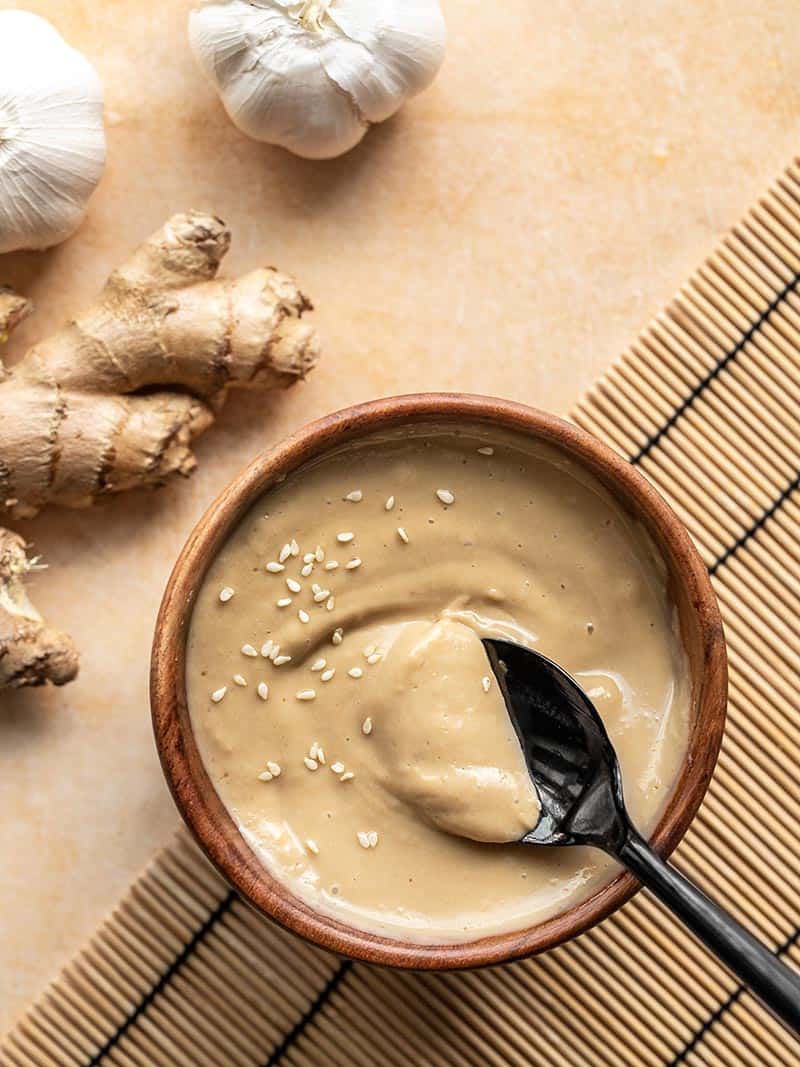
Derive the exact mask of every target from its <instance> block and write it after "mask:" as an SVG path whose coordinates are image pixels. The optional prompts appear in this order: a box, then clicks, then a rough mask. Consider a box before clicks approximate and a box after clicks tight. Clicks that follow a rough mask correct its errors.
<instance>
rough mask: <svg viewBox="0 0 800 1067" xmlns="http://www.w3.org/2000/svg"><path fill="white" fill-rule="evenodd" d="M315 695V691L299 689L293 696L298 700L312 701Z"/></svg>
mask: <svg viewBox="0 0 800 1067" xmlns="http://www.w3.org/2000/svg"><path fill="white" fill-rule="evenodd" d="M316 695H317V691H316V689H301V690H300V691H299V692H297V693H296V694H295V696H296V697H297V699H298V700H313V699H314V698H315V697H316Z"/></svg>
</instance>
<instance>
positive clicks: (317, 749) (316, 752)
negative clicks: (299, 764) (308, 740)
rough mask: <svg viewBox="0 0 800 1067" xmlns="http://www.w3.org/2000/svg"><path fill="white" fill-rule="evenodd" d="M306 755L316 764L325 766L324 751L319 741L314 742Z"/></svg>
mask: <svg viewBox="0 0 800 1067" xmlns="http://www.w3.org/2000/svg"><path fill="white" fill-rule="evenodd" d="M308 754H309V756H310V757H311V758H312V759H315V760H316V761H317V763H320V764H322V765H323V766H324V765H325V750H324V749H323V747H322V745H321V744H320V743H319V741H315V742H314V743H313V744H312V746H311V748H310V749H309V750H308Z"/></svg>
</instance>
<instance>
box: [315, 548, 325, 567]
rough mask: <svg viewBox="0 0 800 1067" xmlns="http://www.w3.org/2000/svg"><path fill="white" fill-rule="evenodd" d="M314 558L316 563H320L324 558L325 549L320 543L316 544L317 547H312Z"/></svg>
mask: <svg viewBox="0 0 800 1067" xmlns="http://www.w3.org/2000/svg"><path fill="white" fill-rule="evenodd" d="M314 559H315V560H316V561H317V563H322V561H323V560H324V559H325V549H324V548H323V547H322V545H317V547H316V548H315V549H314Z"/></svg>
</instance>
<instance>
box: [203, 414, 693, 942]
mask: <svg viewBox="0 0 800 1067" xmlns="http://www.w3.org/2000/svg"><path fill="white" fill-rule="evenodd" d="M487 437H488V438H489V440H490V441H491V444H488V443H487ZM265 510H266V511H267V512H268V513H269V514H268V516H267V515H265V514H264V512H265ZM389 513H391V514H389ZM398 523H399V524H400V525H398ZM343 550H344V551H343ZM340 553H341V555H339V554H340ZM336 555H339V559H338V560H337V559H335V558H329V557H330V556H336ZM234 590H235V596H234V595H233V591H234ZM287 590H288V593H289V595H288V596H287V595H286V592H287ZM229 592H230V595H228V593H229ZM223 593H225V594H226V595H225V596H223V595H222V594H223ZM289 607H291V608H292V610H291V611H287V610H286V609H287V608H289ZM673 616H674V611H673V609H672V607H671V605H670V604H669V602H668V598H667V594H666V590H665V580H664V574H663V565H662V564H661V563H660V562H659V561H658V560H657V559H656V556H655V553H654V551H653V549H652V547H651V545H650V543H649V541H648V540H647V538H646V537H645V535H644V533H643V532H642V531H641V530H640V529H639V528H638V527H637V526H636V524H634V523H633V522H632V521H631V520H630V519H628V518H627V517H626V516H625V515H624V514H623V512H622V510H621V509H620V508H619V507H618V506H617V505H616V503H614V501H613V500H612V498H611V497H610V495H609V494H608V493H607V492H606V491H605V490H604V489H603V488H602V487H600V486H599V484H598V483H596V482H595V481H594V480H593V478H592V477H590V476H589V475H588V474H587V473H586V472H585V471H583V470H582V469H581V468H579V467H578V466H576V465H575V464H574V463H573V462H572V461H571V460H569V459H567V458H565V457H564V456H563V455H562V454H561V453H559V452H557V451H555V450H553V449H548V448H545V447H544V446H540V445H532V444H530V443H529V442H527V441H526V440H525V439H524V438H521V437H519V436H517V435H514V434H511V433H507V432H494V431H493V432H492V433H491V434H489V433H487V432H486V431H481V430H472V429H470V428H468V427H465V428H464V429H462V430H460V431H459V432H455V431H453V430H441V429H437V428H435V427H427V428H419V429H417V430H415V431H414V432H413V433H409V432H408V431H406V432H404V434H403V435H402V436H401V435H399V434H396V435H384V436H383V437H381V438H379V439H378V438H376V439H371V440H368V441H366V442H363V443H362V444H359V445H352V446H349V447H346V448H343V449H341V450H340V451H338V452H336V453H333V454H331V455H329V456H328V457H326V458H325V459H323V460H318V461H315V462H314V463H312V464H309V465H308V466H307V467H306V468H304V469H302V470H300V471H298V472H296V473H295V474H293V475H291V476H290V477H288V478H287V479H286V480H285V481H284V482H282V483H281V484H280V485H278V486H276V487H275V488H273V489H272V490H270V491H269V492H268V493H267V494H266V495H265V497H263V498H262V499H260V500H259V501H258V502H257V503H256V505H255V506H254V507H253V508H252V510H251V512H250V513H249V515H248V516H247V517H246V518H245V519H244V520H243V521H242V523H241V524H240V526H239V527H238V529H237V530H236V531H235V532H234V534H233V535H232V537H231V538H230V540H229V541H228V543H227V544H226V545H225V546H224V547H223V549H222V550H221V551H220V553H219V555H218V557H217V558H216V559H215V560H214V561H213V563H212V565H211V567H210V569H209V572H208V574H207V576H206V579H205V582H204V584H203V587H202V589H201V591H200V594H199V597H198V601H197V604H196V607H195V610H194V615H193V619H192V626H191V632H190V637H189V645H188V662H187V685H188V694H189V706H190V712H191V716H192V721H193V725H194V729H195V733H196V736H197V741H198V745H199V747H200V752H201V755H202V758H203V760H204V762H205V764H206V767H207V768H208V771H209V774H210V776H211V778H212V781H213V782H214V783H215V787H216V789H217V791H218V793H219V795H220V797H221V799H222V801H223V802H224V804H225V805H226V806H227V808H228V809H229V811H230V812H231V814H232V816H233V818H234V820H235V821H236V822H237V823H238V825H239V826H240V828H241V830H242V832H243V834H244V835H245V837H246V838H247V840H248V841H249V842H250V844H251V845H252V847H253V848H254V850H255V851H256V853H257V854H258V855H259V856H260V857H261V858H262V860H263V862H264V863H265V864H266V865H267V866H268V867H269V869H270V870H271V871H272V872H273V873H274V874H275V875H276V876H277V877H278V878H280V879H281V880H282V881H284V882H286V883H287V884H288V885H289V886H290V887H291V888H292V890H293V891H294V892H295V893H296V894H297V895H298V896H300V897H302V898H303V899H304V900H306V901H307V902H308V903H310V904H311V905H312V906H314V907H316V908H318V909H319V910H321V911H324V912H326V913H329V914H332V915H334V916H336V917H338V918H339V919H341V920H343V921H346V922H349V923H351V924H352V925H355V926H358V927H360V928H363V929H367V930H372V931H376V932H379V933H383V934H387V935H389V936H392V935H394V936H397V937H403V938H407V939H412V940H418V941H426V942H437V941H439V942H442V941H454V940H464V939H472V938H479V937H483V936H486V935H488V934H491V933H495V932H499V931H503V930H513V929H519V928H521V927H524V926H528V925H531V924H532V923H534V922H537V921H541V920H542V919H544V918H546V917H548V916H551V915H553V914H555V913H557V912H559V911H561V910H563V909H564V908H566V907H568V906H570V905H572V904H574V903H577V902H578V901H579V900H581V899H583V898H585V897H586V896H588V895H589V894H590V893H591V892H592V891H594V890H595V889H596V888H597V887H598V886H599V885H600V884H602V883H603V882H604V881H606V880H608V878H609V877H610V876H611V874H612V871H613V868H612V867H611V865H610V863H609V861H607V860H606V859H604V858H603V857H602V856H601V855H600V854H599V853H597V852H595V851H590V850H583V849H563V850H560V849H537V850H534V849H531V848H529V847H527V848H526V847H524V846H521V845H518V844H514V842H516V841H517V840H518V839H519V837H520V836H521V835H522V834H523V833H524V832H525V830H526V829H528V828H529V827H531V826H533V825H534V824H535V822H536V819H537V817H538V799H537V796H536V792H535V789H534V787H533V784H532V783H531V782H530V779H529V778H528V776H527V773H526V771H525V768H524V764H523V760H522V754H521V752H520V749H519V745H518V742H517V740H516V737H515V735H514V731H513V728H512V726H511V723H510V721H509V719H508V715H507V713H506V710H505V707H504V705H503V701H502V696H501V694H500V691H499V688H498V686H497V685H496V684H495V683H494V677H493V676H492V674H491V671H490V670H489V665H488V661H487V659H486V655H485V653H484V650H483V646H482V645H481V643H480V637H482V636H497V637H505V638H508V639H511V640H515V641H519V642H521V643H523V644H527V645H529V646H530V647H535V648H538V649H540V650H541V651H543V652H544V653H545V654H547V655H549V656H551V657H552V658H554V659H555V660H557V661H558V662H559V663H561V664H562V665H563V666H564V667H565V668H566V669H567V670H568V671H570V672H571V673H572V674H573V675H575V676H577V678H578V679H579V681H581V682H582V684H583V685H584V687H585V688H586V689H587V691H588V692H589V693H590V695H591V696H592V699H593V700H594V701H595V703H596V705H597V707H598V709H599V710H600V712H601V714H602V716H603V718H604V720H605V722H606V725H607V727H608V729H609V732H610V734H611V737H612V740H613V742H614V744H615V746H616V748H617V751H618V753H619V756H620V762H621V766H622V774H623V779H624V784H625V793H626V799H627V803H628V807H629V809H630V811H631V813H632V816H633V818H634V820H635V821H636V822H637V823H638V825H639V826H640V827H642V828H643V829H645V830H647V829H649V828H650V827H652V826H653V825H654V824H655V821H656V820H657V817H658V814H659V812H660V810H661V809H662V807H663V804H664V802H665V800H666V798H667V796H668V794H669V790H670V787H671V786H672V784H673V782H674V780H675V777H676V775H677V772H678V768H679V766H680V763H681V759H682V755H683V752H684V749H685V744H686V735H687V717H688V716H687V706H688V699H687V694H686V691H685V683H684V677H685V673H686V672H685V666H684V654H683V651H682V649H681V648H680V643H679V641H678V639H677V637H676V634H675V630H674V621H673Z"/></svg>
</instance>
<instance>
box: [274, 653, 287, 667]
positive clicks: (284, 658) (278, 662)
mask: <svg viewBox="0 0 800 1067" xmlns="http://www.w3.org/2000/svg"><path fill="white" fill-rule="evenodd" d="M291 658H292V657H291V656H276V657H275V659H274V660H273V661H272V662H273V663H274V664H275V666H276V667H282V666H283V665H284V663H288V662H289V661H290V660H291Z"/></svg>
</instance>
